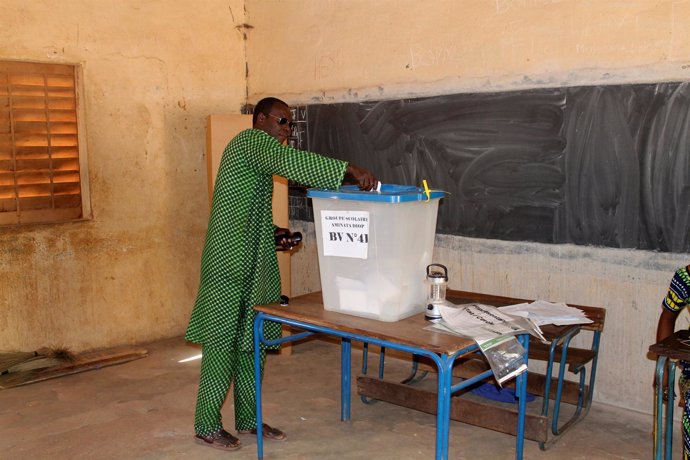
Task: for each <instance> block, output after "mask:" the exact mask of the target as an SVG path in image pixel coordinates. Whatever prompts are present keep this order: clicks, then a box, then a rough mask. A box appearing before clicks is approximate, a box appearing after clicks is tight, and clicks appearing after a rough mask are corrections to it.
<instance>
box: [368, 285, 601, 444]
mask: <svg viewBox="0 0 690 460" xmlns="http://www.w3.org/2000/svg"><path fill="white" fill-rule="evenodd" d="M446 297H447V299H448V300H449V301H451V302H452V303H454V304H456V305H462V304H466V303H482V304H485V305H493V306H497V307H498V306H503V305H514V304H519V303H525V302H531V301H530V300H526V299H517V298H513V297H503V296H496V295H490V294H480V293H476V292H467V291H456V290H452V289H449V290H448V291H447V295H446ZM571 306H573V307H577V308H579V309H580V310H582V311H583V312H584V313H585V315H586V316H587V317H588V318H589V319H590V320H592V323H590V324H577V325H568V326H554V325H546V326H542V327H541V329H542V332H543V333H544V337H545V338H546V339H547V341H548V343H546V344H544V343H541V342H540V341H539V340H537V339H536V338H535V337H531V338H530V345H529V360H530V362H532V361H542V362H544V363H545V364H546V370H545V372H544V373H543V374H542V373H538V372H533V371H532V370H530V371H529V376H528V378H527V392H528V393H531V394H533V395H535V396H540V397H542V407H541V411H540V413H532V412H528V413H527V414H526V415H525V421H524V426H525V429H524V432H523V434H522V435H523V436H524V437H525V439H529V440H532V441H536V442H538V443H539V447H540V448H541V449H542V450H545V449H547V448H548V446H550V445H552V444H553V443H554V442H556V441H557V440H558V439H560V437H561V436H563V435H564V434H565V433H566V432H567V431H568V430H570V429H571V428H572V427H573V426H575V424H576V423H579V422H580V421H582V420H583V419H584V418H585V416H586V415H587V413H588V411H589V409H590V407H591V404H592V396H593V394H594V383H595V379H596V371H597V361H598V356H599V342H600V339H601V334H602V332H603V329H604V322H605V318H606V310H605V309H604V308H600V307H590V306H584V305H571ZM581 333H582V334H583V336H584V335H585V334H588V335H590V336H591V342H590V344H589V345H588V346H582V347H574V346H572V345H571V340H572V339H573V338H574V337H576V336H578V335H580V334H581ZM367 348H368V347H367V345H366V344H365V346H364V353H365V359H363V363H364V364H366V363H367V359H366V353H367ZM469 358H470V359H466V358H465V357H459V358H458V359H457V360H456V365H455V367H454V368H453V376H454V377H456V378H460V379H469V378H474V377H475V376H477V375H478V374H479V373H481V372H484V371H486V369H488V364H487V363H486V362H485V361H484V360H483V359H481V356H479V357H477V356H470V357H469ZM477 358H479V359H477ZM384 362H385V351H384V350H382V352H381V357H380V358H379V369H378V377H377V378H375V377H370V376H368V375H366V373H367V369H366V367H365V366H364V365H363V368H362V374H365V375H361V376H359V377H358V379H357V389H358V392H359V394H360V396H361V397H362V401H364V402H369V401H371V400H376V401H386V402H389V403H392V404H397V405H399V406H405V407H409V408H412V409H416V410H420V411H422V412H429V413H433V401H435V395H434V394H432V393H431V392H429V391H427V390H423V389H419V388H415V386H414V383H416V382H418V381H419V380H421V379H423V378H424V377H425V375H426V373H427V371H432V372H435V369H436V366H434V365H433V364H431V363H429V362H428V360H427V359H426V358H424V357H423V356H417V355H415V356H414V357H413V363H412V372H411V374H410V375H409V376H408V377H407V378H406V379H404V380H403V381H402V382H392V381H390V380H384V378H383V374H384V365H383V364H384ZM566 369H567V371H568V374H570V376H571V377H576V380H575V381H572V380H568V379H566ZM420 371H421V372H420ZM418 373H420V374H421V376H418V375H417V374H418ZM588 377H589V378H588ZM486 380H487V382H489V383H493V378H492V377H489V378H488V379H486ZM505 386H507V387H512V386H514V382H512V381H510V382H507V383H506V385H505ZM562 403H566V404H568V405H571V406H572V408H573V410H572V411H571V413H570V414H569V415H568V416H567V417H564V416H561V415H562V413H563V412H562V411H561V409H562V407H563V404H562ZM517 417H518V413H517V411H516V410H515V409H514V408H512V407H503V406H499V405H496V404H494V403H492V402H481V401H477V400H476V399H475V400H470V399H466V398H452V400H451V408H450V418H451V419H452V420H457V421H459V422H463V423H469V424H472V425H476V426H480V427H483V428H490V429H492V430H495V431H499V432H502V433H506V434H511V435H516V420H517Z"/></svg>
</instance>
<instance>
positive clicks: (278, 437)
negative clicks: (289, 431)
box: [238, 423, 287, 441]
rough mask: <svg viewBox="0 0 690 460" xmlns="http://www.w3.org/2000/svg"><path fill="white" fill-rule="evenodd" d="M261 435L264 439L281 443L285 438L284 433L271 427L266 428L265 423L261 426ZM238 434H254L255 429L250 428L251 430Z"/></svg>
mask: <svg viewBox="0 0 690 460" xmlns="http://www.w3.org/2000/svg"><path fill="white" fill-rule="evenodd" d="M261 428H262V430H261V433H262V435H263V437H264V439H273V440H274V441H282V440H284V439H285V438H287V436H285V433H283V432H282V431H280V430H279V429H278V428H273V427H271V426H268V425H267V424H265V423H262V424H261ZM238 433H240V434H256V428H252V429H251V430H241V431H239V432H238Z"/></svg>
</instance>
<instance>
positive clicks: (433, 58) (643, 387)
mask: <svg viewBox="0 0 690 460" xmlns="http://www.w3.org/2000/svg"><path fill="white" fill-rule="evenodd" d="M246 5H247V13H248V15H247V22H248V23H249V24H251V25H252V26H254V28H253V29H252V30H251V32H250V39H249V42H248V43H249V45H248V51H247V56H248V65H249V91H250V95H251V96H252V97H259V96H262V95H268V94H275V95H277V96H279V97H282V98H284V99H286V100H288V101H289V102H291V103H318V102H332V101H358V100H364V99H374V100H375V99H387V98H398V97H404V96H421V95H432V94H444V93H458V92H480V91H496V90H511V89H521V88H533V87H548V86H573V85H588V84H609V83H623V82H653V81H668V80H687V79H688V78H690V1H688V0H675V1H673V0H659V1H653V0H636V1H635V0H630V1H624V2H623V1H601V0H561V1H559V0H475V1H469V0H462V1H455V0H377V1H368V0H350V1H325V0H301V1H299V2H296V1H278V0H247V2H246ZM380 174H381V175H385V172H380ZM296 225H298V227H299V226H305V228H304V229H303V231H305V232H307V233H306V234H305V235H306V241H305V247H304V248H303V249H302V250H300V252H299V253H298V254H297V255H296V256H293V277H292V279H293V295H295V294H298V293H302V292H306V291H311V290H315V289H318V288H319V280H318V277H315V276H313V273H314V272H313V269H312V267H314V266H315V264H316V251H315V248H314V245H311V246H310V245H309V242H308V241H309V239H310V238H314V235H313V226H312V225H311V224H304V223H298V224H296ZM434 259H435V261H437V262H440V263H444V264H447V265H448V267H449V269H450V276H451V280H450V285H451V287H454V288H459V289H468V290H475V291H479V292H491V293H496V294H504V295H512V296H517V297H528V298H530V297H541V298H548V299H551V300H560V301H566V302H571V303H579V304H589V305H600V306H604V307H606V308H607V310H608V320H607V326H606V332H605V334H604V336H603V339H602V354H601V360H600V367H599V371H598V378H597V390H596V394H595V399H596V400H597V401H599V402H606V403H610V404H614V405H618V406H622V407H629V408H633V409H637V410H640V411H644V412H648V413H651V412H652V408H653V403H652V392H651V381H652V375H653V361H651V360H649V359H648V358H647V357H646V356H645V355H646V350H647V348H648V346H649V345H650V344H651V343H652V342H653V340H654V334H655V332H654V331H655V326H656V320H657V318H658V314H659V311H660V310H659V309H660V307H659V304H660V300H661V298H662V296H663V294H664V292H665V290H666V288H667V286H668V282H669V280H670V277H671V275H672V273H673V271H674V270H675V269H676V268H677V267H678V266H680V265H683V264H686V263H688V262H689V260H688V259H690V258H689V257H688V255H687V254H661V253H652V252H645V251H632V250H613V249H602V248H595V247H578V246H572V245H542V244H532V243H510V242H502V241H492V240H481V239H470V238H460V237H450V236H438V237H437V240H436V248H435V256H434ZM687 323H688V321H687V319H686V317H682V318H681V320H680V321H679V324H678V327H679V328H680V327H686V326H687Z"/></svg>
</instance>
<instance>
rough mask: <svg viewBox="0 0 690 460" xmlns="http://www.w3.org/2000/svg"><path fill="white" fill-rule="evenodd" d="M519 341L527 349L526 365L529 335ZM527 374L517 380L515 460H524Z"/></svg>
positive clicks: (523, 336)
mask: <svg viewBox="0 0 690 460" xmlns="http://www.w3.org/2000/svg"><path fill="white" fill-rule="evenodd" d="M518 340H519V341H520V343H521V344H522V346H523V347H524V349H525V364H527V355H528V353H529V335H527V334H524V335H521V336H519V337H518ZM527 374H528V372H527V371H525V372H523V373H521V374H520V375H518V376H517V378H516V379H515V390H516V393H517V397H518V425H517V434H516V438H517V439H516V441H515V459H516V460H522V450H523V447H524V444H525V414H526V412H527Z"/></svg>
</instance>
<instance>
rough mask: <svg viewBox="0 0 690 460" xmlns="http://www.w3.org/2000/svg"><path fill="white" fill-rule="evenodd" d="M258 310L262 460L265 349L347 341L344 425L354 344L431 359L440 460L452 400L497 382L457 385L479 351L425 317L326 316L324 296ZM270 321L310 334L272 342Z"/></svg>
mask: <svg viewBox="0 0 690 460" xmlns="http://www.w3.org/2000/svg"><path fill="white" fill-rule="evenodd" d="M254 309H255V310H256V311H257V313H258V314H257V315H256V318H255V320H254V350H255V352H254V372H255V381H256V415H257V455H258V458H259V459H263V437H262V413H261V378H260V367H259V353H258V350H259V343H264V344H267V345H275V344H278V343H283V342H292V341H295V340H300V339H302V338H304V337H307V336H310V335H313V334H317V333H321V334H327V335H330V336H333V337H339V338H340V340H341V366H340V371H341V389H340V391H341V420H342V421H347V420H349V419H350V399H351V395H350V386H351V345H352V341H353V340H354V341H359V342H362V343H365V344H373V345H377V346H380V347H385V348H388V349H394V350H399V351H402V352H406V353H411V354H413V355H415V356H422V357H425V358H427V359H429V360H430V361H432V362H433V363H434V364H435V365H436V368H437V372H438V390H437V393H436V459H441V460H446V459H447V458H448V432H449V422H450V400H451V395H452V394H453V393H456V392H458V391H460V390H462V389H464V388H466V387H469V386H471V385H473V384H474V383H476V382H478V381H479V380H482V379H485V378H488V377H489V376H491V370H487V371H483V372H480V373H479V374H477V375H475V376H474V377H471V378H469V379H465V380H463V381H461V382H460V383H458V384H455V385H453V383H452V371H453V365H454V363H455V361H456V360H457V359H458V358H460V357H462V356H467V355H470V354H473V353H475V352H476V351H477V350H478V347H477V345H476V343H475V342H474V341H473V340H470V339H466V338H462V337H458V336H455V335H451V334H446V333H442V332H436V331H430V330H425V328H426V327H427V326H428V325H429V322H428V321H426V320H425V319H424V314H423V313H420V314H417V315H415V316H411V317H409V318H406V319H402V320H400V321H396V322H383V321H376V320H371V319H366V318H360V317H357V316H352V315H345V314H342V313H336V312H330V311H326V310H324V308H323V301H322V297H321V293H320V292H317V293H312V294H307V295H303V296H299V297H294V298H292V299H290V305H289V306H280V305H278V304H272V305H267V306H255V307H254ZM265 321H275V322H278V323H281V324H284V325H288V326H292V327H295V328H298V329H300V330H302V331H304V332H300V333H297V334H294V335H291V336H288V337H283V338H281V339H278V340H275V341H269V340H266V338H265V337H264V335H263V323H264V322H265ZM519 340H520V342H521V343H522V345H523V346H524V347H525V349H527V348H528V347H529V337H528V336H527V335H522V336H520V337H519ZM526 358H527V357H526V356H525V359H526ZM526 377H527V372H523V373H522V374H521V375H520V376H518V377H517V378H516V394H517V396H518V399H519V404H518V414H517V427H516V447H515V458H516V459H522V448H523V442H524V439H523V433H524V420H525V410H526V406H525V396H526V384H527V381H526Z"/></svg>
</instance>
